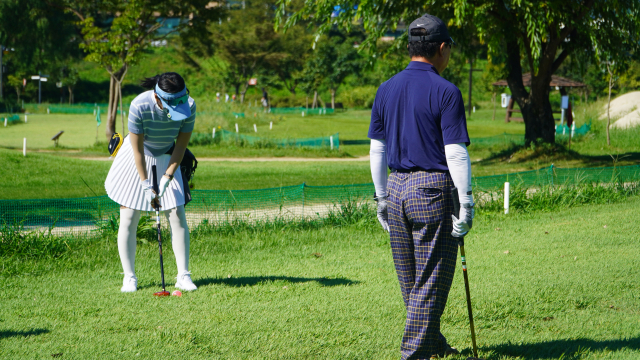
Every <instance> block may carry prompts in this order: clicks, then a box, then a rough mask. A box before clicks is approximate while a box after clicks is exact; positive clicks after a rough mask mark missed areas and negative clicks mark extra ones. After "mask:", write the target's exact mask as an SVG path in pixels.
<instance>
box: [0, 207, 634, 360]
mask: <svg viewBox="0 0 640 360" xmlns="http://www.w3.org/2000/svg"><path fill="white" fill-rule="evenodd" d="M639 206H640V199H638V198H632V199H630V200H628V201H627V202H625V203H620V204H614V205H601V206H586V207H577V208H573V209H570V210H565V211H562V212H557V213H535V214H527V215H517V214H512V215H509V216H504V215H482V214H479V215H478V216H477V218H476V222H474V225H475V226H474V229H473V232H472V234H471V235H469V236H468V237H467V240H466V250H467V260H468V266H469V273H470V282H471V294H472V297H473V303H474V310H475V316H476V326H477V335H478V344H479V348H480V355H481V356H482V357H484V358H486V359H492V360H496V359H560V358H562V359H621V360H622V359H625V360H626V359H638V358H640V286H639V285H638V279H639V278H640V263H639V261H638V257H637V254H638V252H639V251H640V245H639V244H638V236H637V231H636V229H637V211H636V209H637V208H638V207H639ZM227 234H229V233H227ZM70 241H73V240H70ZM76 241H80V242H83V243H84V245H82V246H77V245H75V246H72V248H73V249H75V250H73V251H69V252H68V253H67V254H65V255H63V257H62V258H59V259H56V260H51V259H40V260H29V259H20V258H12V259H9V258H2V259H0V260H1V261H2V265H1V266H0V269H2V270H1V271H2V272H1V273H0V274H1V275H0V281H1V282H2V286H1V287H0V303H1V304H2V306H0V358H6V359H13V358H39V359H44V358H50V357H51V355H52V354H62V355H60V356H61V358H65V359H88V358H101V359H129V358H141V359H155V358H158V357H166V358H188V359H274V358H287V359H289V358H291V359H294V358H295V359H298V358H305V359H397V358H399V347H400V341H401V337H402V329H403V323H404V317H405V310H404V306H403V303H402V298H401V295H400V290H399V286H398V284H397V279H396V275H395V271H394V267H393V262H392V258H391V252H390V248H389V243H388V238H387V235H386V234H385V233H383V232H382V231H381V230H380V228H379V225H378V224H377V222H376V221H375V217H374V214H373V213H372V214H371V216H370V218H369V219H368V220H367V221H360V222H358V223H356V224H353V225H348V226H342V227H329V226H326V227H321V228H318V229H311V230H309V229H302V228H297V229H296V227H295V226H293V227H286V228H282V227H276V228H272V229H271V230H269V229H266V228H263V229H262V230H261V231H252V230H239V229H237V230H236V231H235V233H233V235H224V234H221V235H215V234H214V235H211V234H209V235H202V236H194V237H193V238H192V242H191V244H192V250H191V254H192V258H191V269H192V271H193V274H194V275H193V277H194V279H195V282H196V284H197V285H199V287H200V288H199V290H198V291H196V292H193V293H185V294H184V295H183V297H182V298H175V297H171V298H163V299H158V298H154V297H153V295H152V294H153V292H155V291H158V289H159V282H160V274H159V269H158V257H157V256H158V255H157V247H156V246H155V245H141V244H139V246H138V254H137V265H138V266H137V275H138V277H139V286H140V288H139V289H140V290H139V291H138V292H136V293H134V294H121V293H120V292H119V289H120V285H121V281H122V275H121V274H120V272H121V267H120V263H119V259H118V255H117V249H116V243H115V237H112V238H109V239H108V240H89V239H78V240H76ZM166 244H167V245H166V251H165V269H166V273H167V278H169V279H171V280H170V281H172V279H173V277H174V276H175V262H174V258H173V254H172V252H171V246H170V245H169V244H170V241H169V240H168V239H167V240H166ZM71 245H74V244H71ZM456 271H457V273H456V277H455V279H454V285H453V289H452V293H451V295H450V298H449V303H448V306H447V308H446V311H445V314H444V316H443V318H442V332H443V333H444V334H445V335H446V336H447V338H448V340H449V342H450V343H451V345H453V346H456V347H458V348H459V349H461V350H462V351H463V355H461V356H458V357H457V358H456V357H454V358H452V359H464V358H466V356H470V355H471V354H470V347H471V345H470V344H471V342H470V338H469V330H468V320H467V310H466V304H465V300H464V293H463V282H462V277H461V273H460V266H459V265H458V267H457V269H456ZM169 290H171V291H172V290H173V287H169Z"/></svg>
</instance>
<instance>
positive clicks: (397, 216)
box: [387, 171, 458, 359]
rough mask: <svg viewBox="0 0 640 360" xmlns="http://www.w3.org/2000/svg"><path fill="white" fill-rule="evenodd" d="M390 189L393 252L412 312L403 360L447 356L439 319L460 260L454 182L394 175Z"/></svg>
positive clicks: (429, 175) (433, 175) (420, 174)
mask: <svg viewBox="0 0 640 360" xmlns="http://www.w3.org/2000/svg"><path fill="white" fill-rule="evenodd" d="M387 188H388V189H387V190H388V193H389V198H388V200H387V203H388V206H389V207H388V209H389V229H390V233H391V234H390V235H391V251H392V253H393V261H394V263H395V267H396V272H397V273H398V280H399V281H400V288H401V289H402V297H403V299H404V303H405V306H406V308H407V322H406V325H405V330H404V336H403V338H402V359H429V358H430V357H431V356H433V355H443V354H444V352H445V350H446V349H447V348H448V345H447V340H446V339H445V337H444V336H443V335H442V333H441V332H440V317H441V316H442V313H443V312H444V307H445V305H446V304H447V297H448V296H449V289H450V288H451V282H452V280H453V274H454V271H455V267H456V257H457V255H458V243H457V242H456V241H455V240H454V238H453V236H451V230H452V222H451V214H452V213H453V199H452V197H451V189H452V188H453V181H452V180H451V176H450V175H449V174H448V173H437V172H425V171H417V172H412V173H399V172H393V173H391V175H390V176H389V181H388V185H387Z"/></svg>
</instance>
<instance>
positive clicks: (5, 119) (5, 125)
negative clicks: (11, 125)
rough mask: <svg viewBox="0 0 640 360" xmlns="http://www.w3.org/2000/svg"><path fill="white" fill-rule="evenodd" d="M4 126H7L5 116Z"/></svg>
mask: <svg viewBox="0 0 640 360" xmlns="http://www.w3.org/2000/svg"><path fill="white" fill-rule="evenodd" d="M4 127H7V118H4Z"/></svg>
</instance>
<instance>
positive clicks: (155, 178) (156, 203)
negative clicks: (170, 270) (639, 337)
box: [151, 165, 171, 296]
mask: <svg viewBox="0 0 640 360" xmlns="http://www.w3.org/2000/svg"><path fill="white" fill-rule="evenodd" d="M151 173H152V176H153V191H154V192H155V193H156V194H158V193H160V191H159V189H158V173H157V171H156V166H155V165H153V166H151ZM151 205H152V206H153V207H154V208H155V209H156V225H158V249H159V250H160V274H161V275H162V291H158V292H157V293H154V294H153V295H155V296H169V295H171V294H170V293H169V292H168V291H166V290H165V289H164V264H163V262H162V234H161V232H160V201H159V200H158V199H157V198H156V199H154V200H153V201H152V202H151Z"/></svg>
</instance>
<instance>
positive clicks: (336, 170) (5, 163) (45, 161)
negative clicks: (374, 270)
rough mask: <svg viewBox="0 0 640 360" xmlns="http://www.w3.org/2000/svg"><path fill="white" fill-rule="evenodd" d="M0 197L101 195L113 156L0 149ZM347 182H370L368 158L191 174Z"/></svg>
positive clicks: (232, 180)
mask: <svg viewBox="0 0 640 360" xmlns="http://www.w3.org/2000/svg"><path fill="white" fill-rule="evenodd" d="M0 166H1V167H2V168H3V169H5V171H6V174H5V176H0V199H44V198H47V199H50V198H74V197H85V196H95V195H104V194H105V189H104V181H105V179H106V177H107V173H108V172H109V169H110V168H111V161H95V160H81V159H74V158H70V157H64V156H56V155H50V154H42V153H29V154H27V156H26V157H23V156H22V153H21V152H18V151H15V150H3V149H0ZM303 182H306V183H307V185H316V186H320V185H348V184H361V183H370V182H371V171H370V170H369V162H367V161H356V162H343V163H334V162H313V161H310V162H286V161H285V162H231V161H223V162H210V161H202V162H200V163H199V164H198V170H197V171H196V175H195V178H194V183H195V186H196V189H198V190H216V189H217V190H242V189H262V188H273V187H280V186H289V185H300V184H302V183H303Z"/></svg>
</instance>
